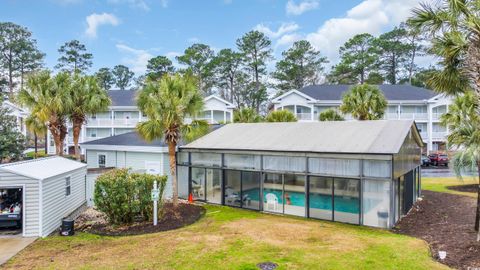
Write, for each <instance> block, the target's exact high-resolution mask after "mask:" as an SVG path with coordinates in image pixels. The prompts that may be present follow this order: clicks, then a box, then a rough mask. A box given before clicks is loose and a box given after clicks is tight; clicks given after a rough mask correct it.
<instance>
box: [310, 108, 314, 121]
mask: <svg viewBox="0 0 480 270" xmlns="http://www.w3.org/2000/svg"><path fill="white" fill-rule="evenodd" d="M314 111H315V105H312V106H311V113H312V121H315V112H314Z"/></svg>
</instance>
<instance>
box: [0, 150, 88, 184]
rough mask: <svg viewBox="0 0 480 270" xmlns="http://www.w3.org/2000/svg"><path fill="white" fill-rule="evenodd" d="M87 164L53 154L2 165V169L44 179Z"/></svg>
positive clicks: (0, 167)
mask: <svg viewBox="0 0 480 270" xmlns="http://www.w3.org/2000/svg"><path fill="white" fill-rule="evenodd" d="M86 166H87V164H84V163H80V162H77V161H74V160H71V159H67V158H63V157H58V156H53V157H46V158H39V159H33V160H27V161H19V162H14V163H7V164H3V165H0V170H3V171H7V172H11V173H14V174H18V175H23V176H26V177H29V178H33V179H38V180H43V179H47V178H50V177H53V176H56V175H60V174H64V173H68V172H71V171H74V170H76V169H79V168H82V167H86Z"/></svg>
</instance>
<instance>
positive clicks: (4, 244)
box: [0, 236, 37, 265]
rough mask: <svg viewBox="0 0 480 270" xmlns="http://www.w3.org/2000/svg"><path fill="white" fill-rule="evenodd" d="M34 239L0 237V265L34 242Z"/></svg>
mask: <svg viewBox="0 0 480 270" xmlns="http://www.w3.org/2000/svg"><path fill="white" fill-rule="evenodd" d="M35 239H37V238H35V237H20V236H0V265H2V264H4V263H6V262H7V261H8V260H9V259H10V258H11V257H13V256H15V254H17V253H18V252H20V251H21V250H22V249H24V248H26V247H27V246H28V245H30V244H31V243H33V241H35Z"/></svg>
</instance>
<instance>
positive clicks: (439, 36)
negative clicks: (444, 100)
mask: <svg viewBox="0 0 480 270" xmlns="http://www.w3.org/2000/svg"><path fill="white" fill-rule="evenodd" d="M479 12H480V7H479V5H478V1H477V0H442V1H438V2H437V3H435V4H423V5H422V6H421V7H420V8H417V9H414V10H413V14H414V16H413V17H412V18H410V20H409V23H410V24H411V25H413V26H415V27H417V28H419V29H420V31H423V32H425V33H430V34H431V37H432V40H431V42H432V49H431V51H432V52H433V53H434V54H436V55H438V56H440V58H441V62H440V64H441V65H442V66H443V68H442V70H440V71H438V72H435V73H434V74H433V75H432V77H431V78H430V79H429V80H428V85H430V86H431V87H432V88H433V89H434V90H436V91H440V92H443V93H448V94H458V93H463V92H465V91H468V89H469V88H471V89H473V90H474V92H475V93H476V95H477V96H479V97H480V80H479V79H478V78H480V17H479Z"/></svg>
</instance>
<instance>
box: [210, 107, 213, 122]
mask: <svg viewBox="0 0 480 270" xmlns="http://www.w3.org/2000/svg"><path fill="white" fill-rule="evenodd" d="M210 124H213V110H210Z"/></svg>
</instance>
